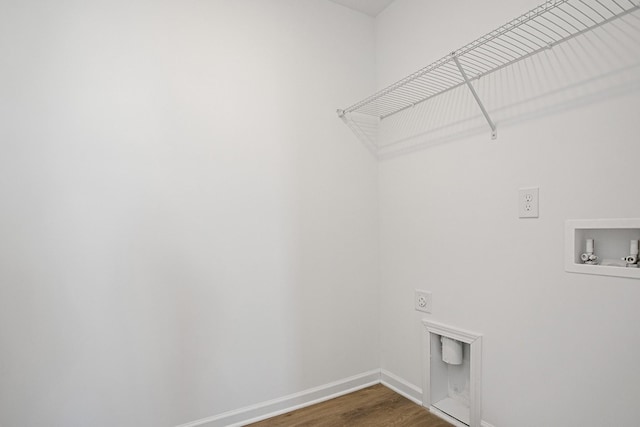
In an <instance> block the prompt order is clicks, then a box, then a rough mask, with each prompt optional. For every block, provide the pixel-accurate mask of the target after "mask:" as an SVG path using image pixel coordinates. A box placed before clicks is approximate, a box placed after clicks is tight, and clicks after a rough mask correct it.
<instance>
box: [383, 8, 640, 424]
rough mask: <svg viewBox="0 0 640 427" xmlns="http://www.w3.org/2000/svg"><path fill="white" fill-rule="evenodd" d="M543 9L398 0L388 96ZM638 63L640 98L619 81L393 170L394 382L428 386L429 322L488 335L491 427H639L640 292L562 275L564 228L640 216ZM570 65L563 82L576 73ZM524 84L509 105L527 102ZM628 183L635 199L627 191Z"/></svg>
mask: <svg viewBox="0 0 640 427" xmlns="http://www.w3.org/2000/svg"><path fill="white" fill-rule="evenodd" d="M537 3H538V2H537V1H535V0H533V1H525V0H521V1H517V2H501V1H497V0H495V1H494V0H492V1H483V2H470V1H455V2H452V1H430V2H424V1H420V0H397V1H396V2H394V3H393V4H392V5H391V6H390V7H389V8H388V9H386V10H385V11H384V12H383V13H382V14H381V15H380V16H379V17H378V18H377V22H376V25H377V27H376V31H377V43H378V44H377V72H378V77H379V85H380V86H381V87H382V86H384V85H386V84H389V83H391V82H393V81H395V80H398V79H400V78H402V77H404V76H405V75H408V74H410V73H411V72H413V71H415V70H416V69H418V68H420V67H423V66H425V65H427V64H429V63H430V62H431V61H433V60H436V59H439V58H440V57H442V56H444V55H446V54H447V53H448V52H450V51H451V50H453V49H456V48H458V47H461V46H462V45H463V44H465V43H467V42H470V41H471V40H473V39H474V38H476V37H479V36H481V35H482V34H483V33H485V32H487V31H490V30H492V29H494V28H496V27H498V26H499V25H502V24H503V23H505V22H506V21H507V20H509V19H511V18H513V17H515V16H517V15H519V14H520V13H522V12H524V11H525V10H528V9H530V8H533V7H534V6H536V5H537ZM631 21H632V22H633V19H632V20H631ZM636 34H637V33H636ZM635 40H636V41H635V42H634V43H635V44H636V45H637V38H636V39H635ZM628 41H629V40H626V42H628ZM579 43H582V44H583V45H586V46H589V45H590V44H591V43H592V41H591V40H589V41H588V42H584V41H580V42H579ZM594 43H597V40H596V41H595V42H594ZM621 43H625V39H624V37H622V38H621V39H620V40H619V41H618V45H620V44H621ZM578 46H579V45H578ZM565 50H567V49H566V48H565V49H564V50H563V48H560V50H557V48H554V50H553V51H552V52H550V53H549V55H558V56H559V57H562V56H563V55H566V54H568V53H567V52H565ZM613 50H615V49H613ZM583 54H584V55H588V50H586V51H585V52H583ZM609 54H610V52H605V53H601V52H600V53H598V54H591V56H592V58H591V59H592V60H596V61H597V60H598V58H600V61H601V60H602V58H604V57H606V56H607V55H609ZM584 55H583V56H584ZM630 55H632V58H633V61H634V63H635V64H636V68H635V69H634V71H633V72H634V73H635V78H636V84H635V85H628V83H629V82H626V83H625V81H621V82H622V84H623V86H621V87H622V88H623V89H626V90H621V89H620V88H618V90H612V91H610V92H611V93H610V94H609V95H602V94H601V95H600V96H592V97H591V98H589V99H588V100H585V99H581V100H579V101H576V102H573V103H572V104H571V105H569V104H570V103H565V104H564V107H562V108H560V107H557V105H556V107H554V108H553V110H554V111H551V110H552V108H547V107H545V104H544V102H542V104H541V105H537V106H536V108H537V114H535V115H530V116H523V115H520V116H518V117H517V119H516V118H513V117H512V119H510V120H507V119H506V118H504V116H503V118H502V119H501V121H499V122H498V134H499V136H498V140H497V141H495V142H492V141H491V140H490V138H489V128H488V126H487V127H486V131H484V132H482V133H481V134H478V135H477V136H473V137H467V138H465V139H459V140H456V141H452V142H449V143H446V144H440V145H437V146H435V147H432V148H429V149H426V150H422V151H418V152H415V153H413V154H411V155H408V156H401V157H397V158H395V159H391V160H386V161H383V162H381V164H380V177H379V179H380V206H381V208H380V222H381V241H380V247H381V304H382V305H381V346H382V362H381V363H382V368H383V369H385V370H387V371H390V372H392V373H394V374H396V375H398V376H400V377H402V378H404V379H406V380H407V381H408V382H410V383H412V384H414V385H416V386H418V387H420V386H421V372H420V367H421V365H420V334H421V333H423V331H424V329H423V327H422V325H421V322H420V320H421V319H422V318H424V317H428V318H431V319H433V320H437V321H441V322H443V323H447V324H450V325H453V326H457V327H461V328H464V329H469V330H472V331H476V332H479V333H482V334H484V340H483V364H484V366H483V378H484V382H483V385H484V387H483V407H484V413H483V419H484V420H486V421H487V422H489V423H491V424H493V425H495V426H496V427H508V426H518V427H523V426H541V425H544V426H594V427H595V426H601V425H635V424H637V419H638V418H639V417H640V406H638V403H637V399H638V396H640V368H638V365H637V357H636V355H637V354H638V352H639V351H640V334H639V333H638V328H637V325H638V322H639V321H640V311H638V307H637V301H639V300H640V283H639V282H638V280H633V279H623V278H613V277H604V276H588V275H580V274H571V273H566V272H565V271H564V268H563V262H564V260H563V249H564V221H565V219H570V218H619V217H638V216H639V214H640V197H638V192H637V183H638V154H639V151H638V146H637V143H638V135H639V134H640V122H639V121H638V111H640V95H639V91H638V86H639V85H638V84H637V79H638V77H637V76H638V75H640V74H639V73H638V72H637V70H638V68H637V65H638V64H640V56H639V55H638V54H637V51H636V52H635V53H633V52H632V53H630ZM633 55H635V56H633ZM626 59H629V58H626ZM560 63H561V64H564V67H563V68H556V69H553V70H551V72H550V73H549V75H551V76H553V75H554V74H558V75H559V74H563V73H564V72H565V71H566V68H567V67H568V68H572V67H576V63H575V62H572V63H566V62H564V63H563V62H562V61H560ZM600 65H602V64H600ZM605 65H606V64H605ZM603 70H606V67H604V68H603ZM510 73H512V75H514V76H516V77H518V75H519V74H520V73H524V72H523V71H522V70H521V69H519V68H516V69H515V71H511V72H510ZM603 73H604V71H603ZM549 75H545V74H544V73H541V72H538V73H537V74H536V76H542V77H543V78H549ZM514 82H515V83H511V84H512V86H511V87H510V88H509V91H510V92H515V91H518V90H520V89H522V87H525V89H526V81H525V82H522V80H518V79H517V78H516V79H515V80H514ZM514 84H516V86H513V85H514ZM517 84H520V86H517ZM591 86H592V85H590V84H585V85H583V86H582V87H580V88H578V90H579V91H585V92H586V93H592V92H595V90H594V88H593V87H591ZM498 91H499V89H498ZM494 92H495V90H494ZM603 93H606V91H605V92H603ZM498 95H500V93H498ZM574 95H576V94H571V95H570V97H574ZM567 96H569V95H567ZM572 99H573V98H572ZM567 100H569V99H567ZM567 100H565V101H567ZM490 101H491V100H490ZM560 104H562V103H560ZM454 113H455V112H453V113H452V115H455V114H454ZM587 180H588V181H590V184H589V185H585V182H586V181H587ZM625 182H628V183H635V185H636V186H635V188H636V189H635V190H631V191H626V190H622V189H621V184H623V183H625ZM526 186H539V187H540V218H539V219H535V220H532V219H528V220H521V219H518V218H517V216H518V211H517V204H516V202H517V190H518V188H520V187H526ZM414 288H421V289H426V290H430V291H433V307H434V311H433V313H432V314H431V315H426V316H424V315H422V314H421V313H418V312H414V310H413V290H414Z"/></svg>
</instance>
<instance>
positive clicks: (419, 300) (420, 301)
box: [415, 289, 432, 313]
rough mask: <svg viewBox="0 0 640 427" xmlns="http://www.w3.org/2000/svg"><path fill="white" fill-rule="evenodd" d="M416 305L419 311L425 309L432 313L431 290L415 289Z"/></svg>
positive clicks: (424, 310) (426, 311)
mask: <svg viewBox="0 0 640 427" xmlns="http://www.w3.org/2000/svg"><path fill="white" fill-rule="evenodd" d="M415 291H416V292H415V305H416V310H417V311H423V312H425V313H431V306H432V298H431V292H427V291H421V290H420V289H416V290H415Z"/></svg>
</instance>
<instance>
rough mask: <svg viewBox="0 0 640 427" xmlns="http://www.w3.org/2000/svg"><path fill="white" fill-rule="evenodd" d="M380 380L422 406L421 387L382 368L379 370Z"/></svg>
mask: <svg viewBox="0 0 640 427" xmlns="http://www.w3.org/2000/svg"><path fill="white" fill-rule="evenodd" d="M380 382H381V383H382V384H384V385H385V386H386V387H389V388H390V389H391V390H393V391H395V392H396V393H398V394H399V395H402V396H404V397H406V398H407V399H409V400H411V401H412V402H414V403H417V404H418V405H420V406H422V389H421V388H418V387H416V386H414V385H413V384H411V383H409V382H407V381H405V380H404V379H402V378H400V377H399V376H397V375H394V374H392V373H391V372H389V371H385V370H384V369H382V370H381V371H380Z"/></svg>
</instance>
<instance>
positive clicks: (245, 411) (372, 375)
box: [176, 369, 494, 427]
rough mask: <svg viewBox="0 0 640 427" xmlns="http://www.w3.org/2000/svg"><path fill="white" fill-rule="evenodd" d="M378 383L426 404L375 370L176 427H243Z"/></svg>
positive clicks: (413, 390)
mask: <svg viewBox="0 0 640 427" xmlns="http://www.w3.org/2000/svg"><path fill="white" fill-rule="evenodd" d="M375 384H383V385H384V386H386V387H389V388H390V389H391V390H393V391H395V392H396V393H398V394H400V395H402V396H404V397H406V398H407V399H409V400H411V401H412V402H414V403H416V404H418V405H420V406H422V389H420V388H418V387H416V386H415V385H413V384H411V383H410V382H408V381H406V380H405V379H403V378H400V377H399V376H397V375H395V374H393V373H391V372H389V371H385V370H384V369H374V370H372V371H369V372H364V373H362V374H359V375H354V376H352V377H348V378H344V379H342V380H338V381H334V382H332V383H329V384H325V385H321V386H319V387H314V388H310V389H308V390H304V391H301V392H299V393H294V394H290V395H288V396H285V397H281V398H279V399H273V400H269V401H267V402H263V403H258V404H256V405H251V406H247V407H244V408H240V409H236V410H234V411H229V412H225V413H222V414H219V415H214V416H212V417H208V418H202V419H200V420H196V421H192V422H189V423H186V424H180V425H179V426H176V427H241V426H244V425H247V424H250V423H255V422H258V421H262V420H265V419H267V418H271V417H275V416H277V415H281V414H286V413H287V412H291V411H295V410H296V409H300V408H304V407H305V406H311V405H314V404H316V403H320V402H324V401H325V400H329V399H333V398H335V397H339V396H342V395H345V394H348V393H352V392H354V391H357V390H360V389H363V388H366V387H369V386H372V385H375ZM480 425H481V426H482V427H494V426H492V425H491V424H489V423H487V422H486V421H482V422H481V424H480Z"/></svg>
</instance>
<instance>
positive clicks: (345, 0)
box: [330, 0, 394, 16]
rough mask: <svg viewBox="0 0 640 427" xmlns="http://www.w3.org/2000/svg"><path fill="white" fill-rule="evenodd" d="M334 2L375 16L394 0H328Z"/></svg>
mask: <svg viewBox="0 0 640 427" xmlns="http://www.w3.org/2000/svg"><path fill="white" fill-rule="evenodd" d="M330 1H332V2H334V3H338V4H341V5H343V6H346V7H348V8H349V9H353V10H357V11H358V12H362V13H366V14H367V15H369V16H376V15H378V14H379V13H380V12H382V10H383V9H384V8H385V7H387V6H389V5H390V4H391V3H393V1H394V0H330Z"/></svg>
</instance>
